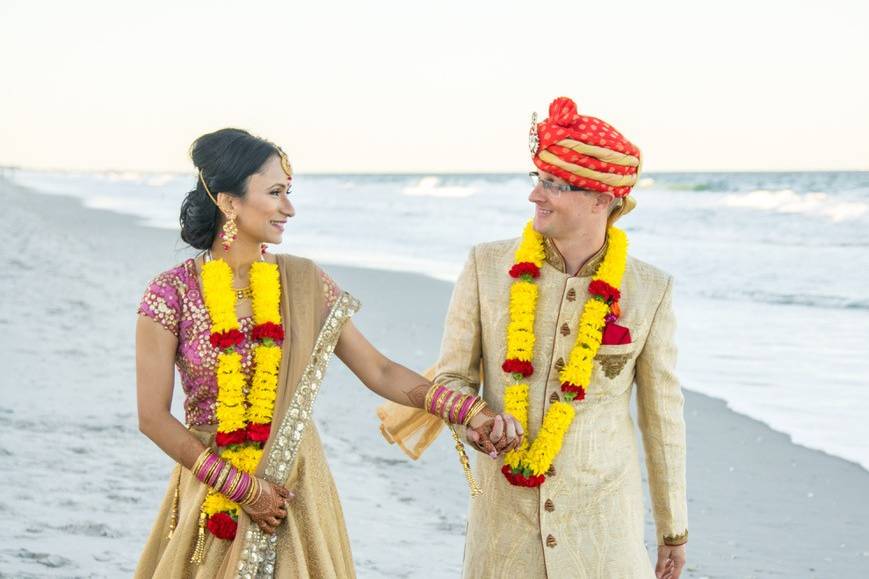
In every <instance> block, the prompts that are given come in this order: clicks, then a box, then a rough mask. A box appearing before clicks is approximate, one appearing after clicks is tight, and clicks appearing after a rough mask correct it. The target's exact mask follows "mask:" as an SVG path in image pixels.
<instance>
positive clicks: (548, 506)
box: [543, 499, 555, 513]
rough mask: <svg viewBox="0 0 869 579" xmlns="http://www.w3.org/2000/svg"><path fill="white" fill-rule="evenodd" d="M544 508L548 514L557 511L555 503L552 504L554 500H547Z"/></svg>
mask: <svg viewBox="0 0 869 579" xmlns="http://www.w3.org/2000/svg"><path fill="white" fill-rule="evenodd" d="M543 508H544V509H546V512H547V513H551V512H552V511H554V510H555V503H553V502H552V499H546V502H545V503H544V504H543Z"/></svg>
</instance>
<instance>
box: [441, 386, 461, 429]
mask: <svg viewBox="0 0 869 579" xmlns="http://www.w3.org/2000/svg"><path fill="white" fill-rule="evenodd" d="M458 396H459V393H458V392H456V391H455V390H450V392H449V394H447V399H446V401H444V406H443V408H442V409H441V418H443V419H444V420H446V421H447V422H449V421H450V414H451V413H452V411H453V406H454V405H455V403H456V400H457V397H458Z"/></svg>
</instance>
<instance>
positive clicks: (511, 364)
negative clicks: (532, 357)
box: [501, 358, 534, 378]
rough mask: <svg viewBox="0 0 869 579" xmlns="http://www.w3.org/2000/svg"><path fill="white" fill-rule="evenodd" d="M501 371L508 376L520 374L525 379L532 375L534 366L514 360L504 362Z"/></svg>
mask: <svg viewBox="0 0 869 579" xmlns="http://www.w3.org/2000/svg"><path fill="white" fill-rule="evenodd" d="M501 369H502V370H504V371H505V372H507V373H509V374H522V375H523V376H525V377H526V378H527V377H528V376H530V375H531V374H533V373H534V365H533V364H532V363H531V362H523V361H522V360H517V359H515V358H511V359H509V360H504V363H503V364H501Z"/></svg>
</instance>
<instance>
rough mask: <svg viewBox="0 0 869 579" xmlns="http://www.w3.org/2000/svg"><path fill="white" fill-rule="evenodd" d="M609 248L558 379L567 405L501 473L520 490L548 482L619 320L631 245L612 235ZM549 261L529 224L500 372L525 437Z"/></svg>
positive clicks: (617, 232) (515, 273) (553, 412)
mask: <svg viewBox="0 0 869 579" xmlns="http://www.w3.org/2000/svg"><path fill="white" fill-rule="evenodd" d="M608 235H609V247H608V248H607V252H606V255H605V256H604V259H603V262H602V263H601V264H600V266H599V267H598V269H597V271H596V272H595V275H594V277H593V278H592V281H591V283H589V286H588V291H589V293H590V294H591V297H590V298H589V299H588V300H587V301H586V303H585V305H584V306H583V310H582V315H581V316H580V318H579V329H578V332H577V337H576V345H574V347H573V350H571V352H570V357H569V359H568V362H567V364H566V365H565V366H564V368H563V369H562V370H561V372H560V373H559V380H560V381H561V392H562V395H563V398H564V401H558V402H554V403H552V405H551V406H550V407H549V410H548V411H547V412H546V415H545V416H544V417H543V424H542V425H541V427H540V431H539V432H538V433H537V437H536V438H535V439H534V441H533V443H529V441H528V437H527V436H526V437H524V438H523V439H522V444H521V446H520V447H519V448H517V449H516V450H513V451H510V452H509V453H507V455H506V456H505V457H504V463H505V464H504V466H503V468H502V469H501V472H502V473H503V474H504V476H505V477H506V478H507V480H508V481H510V483H511V484H513V485H516V486H527V487H536V486H540V485H541V484H543V482H544V481H545V480H546V475H545V474H544V473H546V471H548V470H549V467H550V466H551V465H552V461H553V460H554V459H555V456H556V455H557V454H558V452H559V451H560V450H561V445H562V442H563V440H564V435H565V434H566V433H567V430H568V428H570V424H571V423H572V422H573V418H574V416H575V415H576V410H575V409H574V407H573V402H574V401H576V400H583V399H584V398H585V387H586V386H587V385H588V383H589V380H590V378H591V372H592V365H593V361H594V357H595V355H596V354H597V350H598V348H599V347H600V344H601V339H602V333H603V328H604V326H605V325H606V322H607V321H608V320H615V319H616V318H617V317H618V316H619V315H620V313H621V312H620V309H619V298H620V297H621V294H620V292H619V288H620V287H621V283H622V276H623V275H624V272H625V264H626V262H627V252H628V239H627V236H626V235H625V233H624V231H622V230H621V229H617V228H615V227H610V228H609V230H608ZM544 259H545V252H544V249H543V236H542V235H541V234H540V233H538V232H537V231H535V230H534V227H533V226H532V223H531V222H530V221H529V222H528V224H527V225H526V226H525V231H524V232H523V234H522V241H521V243H520V244H519V248H518V249H517V250H516V255H515V258H514V264H513V267H511V268H510V276H511V277H513V278H514V279H515V281H514V282H513V284H512V285H511V286H510V324H509V326H508V327H507V354H506V357H505V358H506V359H505V360H504V364H503V365H502V366H501V368H502V369H503V370H504V372H507V373H508V374H509V375H510V376H511V377H512V379H513V382H514V383H513V384H511V385H509V386H507V387H506V389H505V391H504V410H505V411H506V412H509V413H510V414H511V415H512V416H513V417H514V418H516V420H518V421H519V423H520V424H521V425H522V428H523V430H524V431H525V432H528V384H527V381H525V379H526V378H528V376H530V375H531V374H533V373H534V365H533V364H532V360H533V359H534V316H535V313H536V309H537V289H538V288H537V284H536V282H535V281H534V280H535V279H536V278H537V277H539V276H540V268H541V267H542V265H543V260H544Z"/></svg>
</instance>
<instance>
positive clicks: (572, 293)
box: [567, 288, 576, 302]
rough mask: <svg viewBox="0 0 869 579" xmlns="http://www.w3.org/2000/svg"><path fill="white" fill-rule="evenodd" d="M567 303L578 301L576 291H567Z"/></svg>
mask: <svg viewBox="0 0 869 579" xmlns="http://www.w3.org/2000/svg"><path fill="white" fill-rule="evenodd" d="M567 301H569V302H575V301H576V290H575V289H573V288H570V289H569V290H567Z"/></svg>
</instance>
